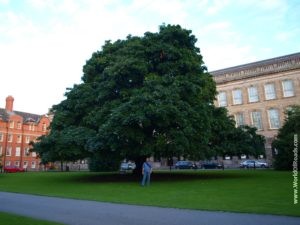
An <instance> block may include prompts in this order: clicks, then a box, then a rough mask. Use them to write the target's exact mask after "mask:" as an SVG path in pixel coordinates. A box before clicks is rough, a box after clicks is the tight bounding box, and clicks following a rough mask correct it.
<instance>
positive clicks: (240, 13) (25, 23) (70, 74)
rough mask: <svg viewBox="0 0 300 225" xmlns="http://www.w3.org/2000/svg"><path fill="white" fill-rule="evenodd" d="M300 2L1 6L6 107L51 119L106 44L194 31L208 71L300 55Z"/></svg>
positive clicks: (63, 0)
mask: <svg viewBox="0 0 300 225" xmlns="http://www.w3.org/2000/svg"><path fill="white" fill-rule="evenodd" d="M299 21H300V1H299V0H0V82H1V85H0V108H5V99H6V97H7V96H8V95H12V96H13V97H14V99H15V100H14V110H17V111H23V112H30V113H35V114H46V113H47V112H48V110H49V108H51V107H52V106H53V105H55V104H59V103H60V102H61V101H62V100H64V99H65V97H64V94H65V92H66V89H67V88H72V87H73V85H74V84H79V83H81V77H82V75H83V72H82V67H83V66H84V65H85V63H86V61H87V60H88V59H90V58H91V55H92V53H93V52H96V51H101V47H102V46H103V45H104V43H105V41H106V40H111V41H116V40H118V39H126V36H127V35H129V34H131V35H133V36H143V34H144V33H145V32H147V31H150V32H158V30H159V26H160V25H162V24H163V23H165V24H174V25H177V24H179V25H181V27H183V28H185V29H188V30H192V34H193V35H195V36H196V38H197V40H198V42H197V43H196V45H197V47H199V48H200V51H201V55H202V56H203V60H204V63H205V65H206V66H207V68H208V71H214V70H218V69H223V68H228V67H232V66H237V65H241V64H246V63H250V62H255V61H259V60H264V59H269V58H274V57H278V56H283V55H288V54H292V53H296V52H300V26H299V24H300V23H299Z"/></svg>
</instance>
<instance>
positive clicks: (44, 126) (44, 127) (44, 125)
mask: <svg viewBox="0 0 300 225" xmlns="http://www.w3.org/2000/svg"><path fill="white" fill-rule="evenodd" d="M42 131H43V132H46V131H47V124H46V123H43V125H42Z"/></svg>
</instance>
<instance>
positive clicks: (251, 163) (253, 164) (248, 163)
mask: <svg viewBox="0 0 300 225" xmlns="http://www.w3.org/2000/svg"><path fill="white" fill-rule="evenodd" d="M240 167H241V168H254V167H256V168H267V167H269V165H268V163H266V162H260V161H257V160H246V161H244V162H241V163H240Z"/></svg>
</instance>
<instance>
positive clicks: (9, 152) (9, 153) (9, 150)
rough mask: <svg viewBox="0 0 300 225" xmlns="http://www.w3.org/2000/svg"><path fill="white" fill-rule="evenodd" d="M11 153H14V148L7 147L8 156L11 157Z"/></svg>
mask: <svg viewBox="0 0 300 225" xmlns="http://www.w3.org/2000/svg"><path fill="white" fill-rule="evenodd" d="M11 152H12V147H11V146H7V147H6V153H5V154H6V156H11Z"/></svg>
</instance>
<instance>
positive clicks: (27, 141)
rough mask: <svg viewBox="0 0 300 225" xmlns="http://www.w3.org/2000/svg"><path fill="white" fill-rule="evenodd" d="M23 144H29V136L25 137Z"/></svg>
mask: <svg viewBox="0 0 300 225" xmlns="http://www.w3.org/2000/svg"><path fill="white" fill-rule="evenodd" d="M25 142H26V144H29V142H30V136H26V139H25Z"/></svg>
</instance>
